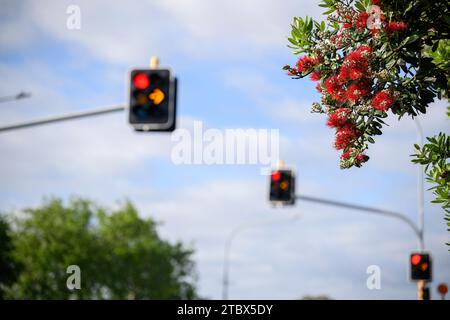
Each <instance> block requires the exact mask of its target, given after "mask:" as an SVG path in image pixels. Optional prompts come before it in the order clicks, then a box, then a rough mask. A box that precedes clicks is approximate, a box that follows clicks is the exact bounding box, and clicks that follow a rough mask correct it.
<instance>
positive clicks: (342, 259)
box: [0, 0, 450, 299]
mask: <svg viewBox="0 0 450 320" xmlns="http://www.w3.org/2000/svg"><path fill="white" fill-rule="evenodd" d="M317 3H318V1H312V0H311V1H290V0H289V1H283V3H280V2H278V1H270V0H264V1H249V0H246V1H234V0H232V1H206V0H188V1H174V0H169V1H167V0H166V1H98V0H97V1H74V0H71V1H39V2H37V1H1V6H2V12H1V13H0V27H1V30H2V32H1V34H0V75H1V77H2V79H4V81H2V84H1V86H0V95H2V96H3V95H10V94H14V93H16V92H18V91H20V90H26V91H30V92H32V94H33V96H32V98H31V99H27V100H22V101H17V102H11V103H4V104H2V105H1V106H0V114H1V123H2V124H10V123H15V122H20V121H25V120H29V119H35V118H39V117H43V116H49V115H53V114H60V113H65V112H68V111H80V110H87V109H90V108H93V107H99V106H108V105H113V104H117V103H122V102H123V101H125V81H126V73H127V71H128V70H129V68H130V67H133V66H146V65H147V64H148V62H149V59H150V56H151V55H158V56H159V57H160V60H161V65H162V66H170V67H171V68H172V69H173V70H174V72H175V73H176V75H177V76H178V79H179V97H178V106H179V107H178V112H179V114H178V120H179V126H180V127H182V128H187V129H189V130H191V129H192V125H193V122H194V121H198V120H201V121H203V123H204V126H205V127H207V128H218V129H220V130H225V129H227V128H257V129H279V130H280V137H281V150H280V151H281V157H282V159H283V160H284V161H285V162H286V163H287V164H289V165H291V166H294V167H296V170H297V177H298V178H297V189H298V191H299V192H300V193H303V194H306V195H311V196H322V197H327V198H330V199H336V200H341V201H349V202H354V203H359V204H363V205H370V206H377V207H381V208H386V209H390V210H394V211H398V212H402V213H405V214H406V215H407V216H408V217H410V218H411V219H413V220H414V221H415V220H416V216H417V192H416V188H417V168H416V167H415V166H413V165H412V164H411V163H410V157H409V155H410V154H411V153H413V149H412V144H413V143H415V142H416V131H415V126H414V122H413V121H412V120H410V119H407V118H405V119H404V120H402V121H400V122H398V121H397V119H396V118H395V117H394V116H392V115H391V116H390V117H389V121H388V122H389V124H390V127H387V128H385V130H384V134H383V136H381V137H379V138H378V139H377V143H376V144H375V145H373V146H371V149H370V151H369V153H368V154H369V155H370V156H371V160H370V161H369V163H368V164H367V165H366V166H364V167H363V168H362V169H357V168H353V169H350V170H346V171H342V170H340V169H339V164H338V153H337V152H336V151H334V150H333V149H332V139H333V132H332V131H331V130H329V129H328V128H326V126H325V119H324V117H322V116H319V115H314V114H311V113H310V112H309V110H310V105H311V103H312V102H313V101H315V100H318V95H317V93H316V92H315V90H314V84H313V83H311V82H310V81H308V80H301V81H298V80H291V79H290V78H289V77H287V76H286V75H285V73H284V72H283V71H282V70H281V67H282V66H283V65H285V64H287V63H294V62H295V57H294V56H293V55H292V54H291V52H290V50H289V49H288V48H287V47H286V44H287V40H286V37H287V35H288V34H289V31H290V30H289V25H290V22H291V19H292V17H293V16H294V15H295V16H305V15H310V16H311V15H312V16H315V17H317V18H320V11H319V7H318V6H317ZM69 5H78V6H79V7H80V9H81V29H80V30H69V29H67V27H66V20H67V18H68V15H67V13H66V9H67V7H68V6H69ZM421 121H422V125H423V127H424V130H425V134H426V135H431V134H434V133H437V132H438V131H443V132H447V133H449V122H448V120H447V119H446V117H445V103H444V102H437V103H435V104H433V105H432V106H430V108H429V112H428V113H427V115H425V116H423V117H422V118H421ZM172 147H173V142H171V140H170V135H165V134H146V135H143V134H136V133H134V132H133V131H132V129H131V127H130V126H129V125H128V124H127V122H126V115H125V113H118V114H112V115H107V116H102V117H97V118H89V119H85V120H79V121H73V122H66V123H59V124H53V125H48V126H42V127H39V128H33V129H25V130H20V131H13V132H7V133H2V134H1V135H0V153H1V154H2V157H1V158H0V177H1V179H0V210H1V211H7V212H8V211H11V210H20V209H21V208H24V207H29V206H34V205H38V204H39V203H40V202H41V200H42V197H43V196H48V195H56V196H62V197H64V198H67V197H69V196H70V195H80V196H86V197H89V198H91V199H94V200H96V201H98V202H99V203H101V204H103V205H105V206H109V207H114V206H115V205H117V202H118V201H123V199H125V198H129V199H130V200H132V201H133V202H134V203H135V204H136V206H137V207H138V208H139V210H140V212H141V214H142V215H143V216H152V217H154V218H155V219H157V220H158V221H161V222H162V225H161V227H160V229H159V230H160V232H161V234H162V235H163V236H164V237H165V238H168V239H170V240H182V241H185V242H186V243H190V244H192V246H193V247H194V248H195V249H196V254H195V260H196V262H197V271H198V277H199V280H198V289H199V293H200V294H201V295H203V296H205V297H209V298H220V294H221V276H222V261H223V248H224V243H225V239H226V237H227V235H228V234H229V233H230V232H231V231H232V230H233V228H235V227H236V226H238V225H240V224H242V223H246V222H249V221H256V222H262V223H263V222H264V221H267V220H269V221H271V220H273V219H275V220H276V219H278V218H279V219H280V220H281V221H283V220H286V219H287V218H288V217H289V216H290V215H292V214H296V213H300V214H301V218H300V219H298V220H296V221H294V222H280V223H273V224H266V225H262V226H260V227H255V228H251V229H248V230H246V231H245V232H242V233H241V234H240V235H239V236H238V237H237V238H236V239H235V242H234V244H233V251H232V254H231V258H232V264H231V285H230V297H231V298H236V299H239V298H242V299H248V298H256V299H295V298H299V297H302V296H304V295H307V294H309V295H317V294H327V295H329V296H330V297H332V298H337V299H348V298H356V299H383V298H388V299H414V298H415V297H416V289H415V285H414V284H412V283H409V282H408V281H407V261H408V256H409V252H410V251H411V250H413V249H414V248H415V246H416V242H415V238H414V236H413V233H412V231H411V230H410V229H408V227H407V226H405V225H403V224H402V223H400V222H398V221H396V220H393V219H389V218H384V217H378V216H372V215H366V214H364V213H360V212H350V211H346V210H342V209H336V208H329V207H321V206H318V205H314V204H309V203H302V202H299V203H298V204H297V205H296V206H295V207H293V208H285V209H273V208H271V207H270V205H269V203H268V202H267V200H266V195H267V190H266V188H267V181H266V177H264V176H261V175H260V174H259V171H260V167H259V166H255V165H253V166H250V165H247V166H245V165H244V166H242V165H240V166H239V165H233V166H218V165H215V166H214V165H213V166H207V165H197V166H193V165H180V166H176V165H174V164H173V163H172V162H171V158H170V154H171V149H172ZM430 200H431V195H430V194H429V193H427V194H426V206H425V213H426V225H425V228H426V231H425V241H426V247H427V249H428V250H430V251H431V252H432V254H433V256H434V262H435V269H434V271H435V280H434V282H433V284H432V294H433V296H434V297H436V293H435V292H436V291H435V287H436V286H437V284H438V283H440V282H447V283H448V282H449V281H450V255H449V253H448V251H447V250H448V249H447V247H446V246H445V245H444V243H445V242H446V241H448V232H447V231H446V230H445V225H444V222H443V212H442V211H441V210H440V208H439V206H437V205H431V204H430V203H429V201H430ZM373 264H375V265H379V266H380V268H381V272H382V278H381V286H382V287H381V290H368V289H367V288H366V279H367V276H368V275H367V274H366V268H367V267H368V266H369V265H373Z"/></svg>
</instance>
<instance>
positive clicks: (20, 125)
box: [0, 105, 126, 132]
mask: <svg viewBox="0 0 450 320" xmlns="http://www.w3.org/2000/svg"><path fill="white" fill-rule="evenodd" d="M125 109H126V106H125V105H116V106H110V107H104V108H98V109H93V110H88V111H80V112H74V113H70V114H66V115H60V116H54V117H48V118H44V119H39V120H34V121H29V122H22V123H17V124H13V125H8V126H3V127H0V132H4V131H10V130H15V129H23V128H28V127H34V126H39V125H43V124H48V123H53V122H60V121H67V120H74V119H80V118H86V117H92V116H97V115H102V114H107V113H112V112H118V111H123V110H125Z"/></svg>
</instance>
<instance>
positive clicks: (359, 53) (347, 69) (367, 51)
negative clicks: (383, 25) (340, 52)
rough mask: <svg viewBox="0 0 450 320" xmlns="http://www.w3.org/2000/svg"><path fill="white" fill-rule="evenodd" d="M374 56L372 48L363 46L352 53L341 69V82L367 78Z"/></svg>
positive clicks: (346, 58)
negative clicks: (370, 61)
mask: <svg viewBox="0 0 450 320" xmlns="http://www.w3.org/2000/svg"><path fill="white" fill-rule="evenodd" d="M371 55H372V48H371V47H369V46H365V45H362V46H360V47H359V48H358V49H356V50H355V51H352V52H350V53H349V54H348V55H347V56H346V57H345V59H344V63H343V64H342V66H341V68H340V69H339V80H340V81H342V82H344V81H348V80H357V79H361V78H362V77H364V76H366V75H367V74H368V72H369V60H370V57H371Z"/></svg>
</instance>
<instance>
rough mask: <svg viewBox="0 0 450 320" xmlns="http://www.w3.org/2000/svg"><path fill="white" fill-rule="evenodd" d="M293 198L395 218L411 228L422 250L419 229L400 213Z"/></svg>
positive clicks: (305, 197) (330, 201)
mask: <svg viewBox="0 0 450 320" xmlns="http://www.w3.org/2000/svg"><path fill="white" fill-rule="evenodd" d="M295 198H296V199H299V200H305V201H309V202H314V203H320V204H325V205H329V206H335V207H341V208H347V209H352V210H360V211H366V212H370V213H374V214H380V215H384V216H388V217H393V218H397V219H399V220H401V221H403V222H405V223H406V224H407V225H408V226H410V227H411V229H412V230H413V231H414V234H415V235H416V237H417V241H418V244H419V248H421V249H422V248H423V239H422V233H421V232H420V230H419V228H418V227H417V226H416V225H415V224H414V222H412V220H410V219H409V218H408V217H406V216H404V215H402V214H400V213H397V212H392V211H387V210H383V209H378V208H372V207H366V206H360V205H355V204H351V203H346V202H339V201H333V200H327V199H321V198H315V197H308V196H302V195H297V196H296V197H295Z"/></svg>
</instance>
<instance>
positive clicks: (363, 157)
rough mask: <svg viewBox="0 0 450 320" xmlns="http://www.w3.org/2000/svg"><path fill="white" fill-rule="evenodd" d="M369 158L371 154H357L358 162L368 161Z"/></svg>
mask: <svg viewBox="0 0 450 320" xmlns="http://www.w3.org/2000/svg"><path fill="white" fill-rule="evenodd" d="M367 160H369V156H366V155H365V154H363V153H360V154H358V155H357V156H356V162H357V163H358V164H361V163H364V162H367Z"/></svg>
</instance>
